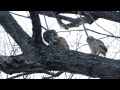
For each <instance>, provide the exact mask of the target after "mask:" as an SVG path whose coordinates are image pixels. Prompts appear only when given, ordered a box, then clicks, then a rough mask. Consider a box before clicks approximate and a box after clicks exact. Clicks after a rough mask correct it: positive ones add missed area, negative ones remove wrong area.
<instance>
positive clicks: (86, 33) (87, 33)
mask: <svg viewBox="0 0 120 90" xmlns="http://www.w3.org/2000/svg"><path fill="white" fill-rule="evenodd" d="M78 14H79V15H80V21H81V23H82V24H83V27H84V30H85V33H86V36H87V37H88V33H87V29H86V27H85V25H84V22H83V20H82V17H81V13H80V11H78Z"/></svg>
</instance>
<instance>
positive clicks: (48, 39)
mask: <svg viewBox="0 0 120 90" xmlns="http://www.w3.org/2000/svg"><path fill="white" fill-rule="evenodd" d="M55 36H58V34H57V32H56V31H55V30H47V31H45V32H44V33H43V39H44V40H45V41H46V42H47V43H48V44H49V45H53V38H54V37H55Z"/></svg>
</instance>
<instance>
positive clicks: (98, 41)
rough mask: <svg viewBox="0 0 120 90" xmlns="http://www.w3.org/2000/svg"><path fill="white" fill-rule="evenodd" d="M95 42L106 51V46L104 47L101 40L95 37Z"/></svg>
mask: <svg viewBox="0 0 120 90" xmlns="http://www.w3.org/2000/svg"><path fill="white" fill-rule="evenodd" d="M95 42H96V44H97V45H98V46H99V47H100V48H102V49H103V50H104V51H105V52H107V48H106V47H105V45H104V43H103V42H102V41H101V40H99V39H95Z"/></svg>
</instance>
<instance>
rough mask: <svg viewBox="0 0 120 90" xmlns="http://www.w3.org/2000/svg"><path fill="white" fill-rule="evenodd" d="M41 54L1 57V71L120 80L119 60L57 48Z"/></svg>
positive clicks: (48, 49)
mask: <svg viewBox="0 0 120 90" xmlns="http://www.w3.org/2000/svg"><path fill="white" fill-rule="evenodd" d="M35 54H36V53H35ZM41 54H42V55H41ZM41 54H40V56H38V57H33V56H32V55H29V54H28V55H29V58H28V55H20V56H13V57H7V56H0V69H1V70H2V71H4V72H5V73H7V74H13V73H20V72H34V73H36V72H37V73H38V72H39V73H43V72H45V71H46V70H52V71H62V72H69V73H74V74H83V75H87V76H90V77H94V78H101V79H120V61H119V60H112V59H108V58H104V57H100V56H96V55H91V54H85V53H81V52H78V51H72V50H69V51H65V50H62V49H61V50H60V49H55V48H52V49H51V48H47V51H46V50H43V52H42V53H41ZM10 61H11V62H10Z"/></svg>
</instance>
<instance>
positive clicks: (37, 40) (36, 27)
mask: <svg viewBox="0 0 120 90" xmlns="http://www.w3.org/2000/svg"><path fill="white" fill-rule="evenodd" d="M29 12H30V18H31V20H32V25H33V28H32V30H33V36H32V38H33V42H34V44H35V45H37V44H42V43H43V41H42V29H41V23H40V18H39V15H38V14H37V13H36V11H29Z"/></svg>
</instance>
